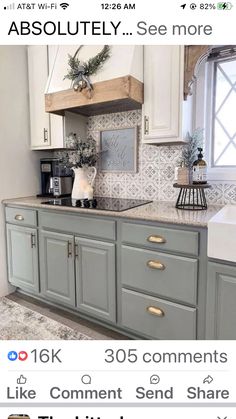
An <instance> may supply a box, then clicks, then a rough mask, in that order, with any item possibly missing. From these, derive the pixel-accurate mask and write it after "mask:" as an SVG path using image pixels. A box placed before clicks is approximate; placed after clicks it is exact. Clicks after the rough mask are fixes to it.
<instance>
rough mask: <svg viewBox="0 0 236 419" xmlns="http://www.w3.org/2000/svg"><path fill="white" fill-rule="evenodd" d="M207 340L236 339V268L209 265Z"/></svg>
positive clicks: (217, 264) (215, 264)
mask: <svg viewBox="0 0 236 419" xmlns="http://www.w3.org/2000/svg"><path fill="white" fill-rule="evenodd" d="M206 310H207V316H206V318H207V323H206V339H224V340H226V339H236V267H233V266H232V267H231V266H229V265H223V264H220V263H213V262H210V263H209V265H208V286H207V307H206Z"/></svg>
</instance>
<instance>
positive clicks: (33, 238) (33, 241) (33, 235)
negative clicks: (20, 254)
mask: <svg viewBox="0 0 236 419" xmlns="http://www.w3.org/2000/svg"><path fill="white" fill-rule="evenodd" d="M33 247H36V240H35V234H34V233H31V248H32V249H33Z"/></svg>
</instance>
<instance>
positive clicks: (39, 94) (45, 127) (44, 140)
mask: <svg viewBox="0 0 236 419" xmlns="http://www.w3.org/2000/svg"><path fill="white" fill-rule="evenodd" d="M28 74H29V100H30V135H31V148H32V149H47V148H50V147H51V136H50V116H49V115H48V114H47V113H46V112H45V110H44V108H45V104H44V90H45V85H46V82H47V78H48V53H47V46H45V45H34V46H29V47H28Z"/></svg>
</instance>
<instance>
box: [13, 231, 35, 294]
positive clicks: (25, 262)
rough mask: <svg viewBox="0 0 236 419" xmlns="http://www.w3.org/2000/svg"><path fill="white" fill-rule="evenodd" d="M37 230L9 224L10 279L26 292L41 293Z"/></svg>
mask: <svg viewBox="0 0 236 419" xmlns="http://www.w3.org/2000/svg"><path fill="white" fill-rule="evenodd" d="M37 241H38V240H37V230H36V229H33V228H27V227H19V226H16V225H11V224H7V251H8V252H7V257H8V259H7V260H8V279H9V282H10V283H11V284H13V285H15V286H16V287H19V288H22V289H23V290H26V291H33V292H38V291H39V278H38V245H37Z"/></svg>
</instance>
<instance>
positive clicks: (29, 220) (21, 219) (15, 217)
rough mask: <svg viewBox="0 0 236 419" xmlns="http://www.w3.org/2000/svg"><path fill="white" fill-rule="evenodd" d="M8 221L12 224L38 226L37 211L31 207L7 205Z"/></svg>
mask: <svg viewBox="0 0 236 419" xmlns="http://www.w3.org/2000/svg"><path fill="white" fill-rule="evenodd" d="M5 210H6V221H7V223H11V224H18V225H27V226H33V227H36V226H37V213H36V211H34V210H31V209H24V208H13V207H6V209H5Z"/></svg>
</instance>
